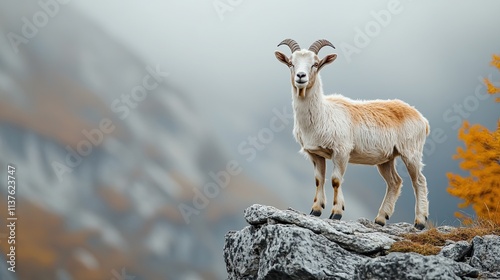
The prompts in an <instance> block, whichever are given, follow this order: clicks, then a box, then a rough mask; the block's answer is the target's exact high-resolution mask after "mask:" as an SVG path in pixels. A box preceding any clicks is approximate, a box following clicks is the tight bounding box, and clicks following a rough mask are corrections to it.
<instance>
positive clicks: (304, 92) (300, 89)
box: [297, 87, 306, 98]
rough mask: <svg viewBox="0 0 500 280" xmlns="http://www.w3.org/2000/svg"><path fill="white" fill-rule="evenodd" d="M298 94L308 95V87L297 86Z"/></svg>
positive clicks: (300, 95) (301, 95) (302, 96)
mask: <svg viewBox="0 0 500 280" xmlns="http://www.w3.org/2000/svg"><path fill="white" fill-rule="evenodd" d="M297 95H298V96H299V97H301V98H304V97H306V87H303V88H299V87H297Z"/></svg>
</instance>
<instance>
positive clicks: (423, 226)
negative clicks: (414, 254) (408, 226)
mask: <svg viewBox="0 0 500 280" xmlns="http://www.w3.org/2000/svg"><path fill="white" fill-rule="evenodd" d="M415 228H416V229H418V230H423V229H424V228H425V224H422V223H415Z"/></svg>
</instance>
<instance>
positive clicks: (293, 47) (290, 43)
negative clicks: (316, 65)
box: [278, 39, 300, 53]
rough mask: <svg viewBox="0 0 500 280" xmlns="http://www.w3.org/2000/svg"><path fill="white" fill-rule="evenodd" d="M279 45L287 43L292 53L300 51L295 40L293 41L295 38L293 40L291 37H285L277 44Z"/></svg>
mask: <svg viewBox="0 0 500 280" xmlns="http://www.w3.org/2000/svg"><path fill="white" fill-rule="evenodd" d="M281 45H287V46H289V47H290V49H291V50H292V53H294V52H296V51H300V46H299V44H297V42H295V40H293V39H285V40H283V41H282V42H281V43H279V44H278V47H279V46H281Z"/></svg>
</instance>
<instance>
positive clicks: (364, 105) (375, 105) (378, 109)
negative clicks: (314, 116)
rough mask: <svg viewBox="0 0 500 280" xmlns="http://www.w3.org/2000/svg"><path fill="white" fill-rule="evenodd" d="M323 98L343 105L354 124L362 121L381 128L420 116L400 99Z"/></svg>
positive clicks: (337, 96)
mask: <svg viewBox="0 0 500 280" xmlns="http://www.w3.org/2000/svg"><path fill="white" fill-rule="evenodd" d="M325 99H326V100H328V101H333V102H336V103H338V104H342V105H343V106H345V108H347V109H348V110H349V113H350V115H351V118H352V121H353V122H354V123H353V124H354V125H357V124H361V123H364V124H367V125H368V124H373V125H375V126H377V127H381V128H394V127H398V126H400V125H402V124H403V123H404V122H405V121H406V120H408V119H414V120H418V119H420V118H421V115H420V113H419V112H418V111H417V110H416V109H415V108H413V107H412V106H410V105H408V104H406V103H405V102H403V101H401V100H370V101H355V100H350V99H348V98H346V97H344V96H340V95H328V96H325Z"/></svg>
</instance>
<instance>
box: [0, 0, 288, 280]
mask: <svg viewBox="0 0 500 280" xmlns="http://www.w3.org/2000/svg"><path fill="white" fill-rule="evenodd" d="M0 6H3V7H1V9H0V18H1V19H0V22H1V23H2V24H1V26H2V27H0V31H1V33H2V34H7V33H8V32H18V33H20V32H19V31H18V30H20V29H21V26H22V22H21V21H20V20H19V19H20V18H22V17H23V16H28V18H29V15H32V14H34V13H36V12H37V11H39V10H40V7H38V6H37V5H35V4H33V3H31V2H29V1H21V2H16V4H12V3H9V4H5V3H4V4H1V5H0ZM63 22H64V23H70V24H65V25H61V23H63ZM0 45H1V50H0V63H1V65H2V67H1V68H0V96H1V100H2V102H0V135H1V138H0V154H1V155H2V156H1V158H0V164H1V166H6V164H7V163H13V164H15V165H16V167H17V169H18V173H17V174H18V176H19V182H22V185H20V187H19V188H18V190H17V196H18V200H19V201H20V202H19V210H18V215H19V218H20V223H19V228H18V232H19V234H18V240H19V244H20V245H19V248H18V252H23V254H21V255H20V256H19V259H18V262H19V263H20V266H21V264H22V269H20V271H19V274H18V275H19V277H20V279H29V278H30V277H31V278H32V277H35V275H36V277H37V279H68V278H65V277H70V278H69V279H96V278H98V279H107V278H112V277H113V275H114V273H115V272H121V270H122V268H125V269H126V271H127V272H128V273H129V274H130V275H134V276H136V279H160V278H162V279H164V278H167V279H187V277H195V278H194V279H220V278H221V277H222V276H221V275H222V273H224V269H223V261H222V256H220V247H221V245H222V244H223V232H224V231H226V230H227V229H228V226H229V225H231V224H234V220H235V218H236V217H237V215H238V213H240V211H241V210H242V209H243V208H244V207H245V205H248V204H251V203H254V202H255V201H261V202H262V203H265V202H267V203H273V204H278V202H277V200H276V199H275V198H274V195H273V194H272V193H270V192H269V191H267V190H265V189H264V188H263V187H261V186H259V185H258V184H256V183H254V182H252V181H251V180H249V179H248V178H246V176H245V175H244V173H241V174H240V175H238V176H234V177H232V178H231V180H230V183H229V185H228V186H227V187H226V188H227V189H226V190H227V191H226V190H224V191H222V190H221V192H220V195H218V196H217V197H215V198H213V199H211V200H210V204H209V205H208V206H207V207H206V208H205V209H201V210H200V214H199V215H197V216H193V219H192V221H191V222H190V224H189V225H187V224H186V222H185V219H184V218H183V216H182V214H181V212H180V211H179V209H178V206H179V205H180V204H181V203H185V204H186V205H189V204H192V199H193V197H194V196H195V192H194V191H193V189H195V188H200V189H202V187H203V185H204V184H205V183H207V182H212V181H213V179H212V177H210V176H209V172H210V171H212V172H218V171H220V170H224V168H225V167H226V165H227V162H228V161H229V159H228V158H227V156H226V155H225V154H224V153H223V152H222V151H221V150H220V148H219V144H218V143H217V142H216V141H215V139H214V137H213V135H211V132H210V130H209V129H208V128H207V127H208V125H207V124H206V123H204V121H203V120H202V119H201V118H200V117H199V116H198V115H197V114H196V112H195V111H194V110H193V108H192V105H191V102H190V101H189V98H186V96H187V94H186V93H183V92H182V91H181V90H179V89H176V88H175V87H173V86H171V85H170V84H169V81H168V75H167V72H168V69H167V68H166V66H165V67H164V66H163V65H146V64H145V63H144V62H143V60H142V59H141V58H140V57H138V56H136V55H135V54H134V53H133V52H131V51H130V50H128V49H127V48H126V47H125V46H124V45H122V44H120V43H119V42H117V41H116V40H114V39H113V38H112V37H110V36H109V34H107V33H106V32H105V31H103V30H101V29H100V28H99V27H98V26H96V25H94V24H93V23H92V22H90V21H88V20H87V19H86V18H84V17H82V16H81V15H80V14H79V13H78V12H76V11H75V10H73V9H72V8H71V6H70V5H68V6H62V5H61V6H60V11H59V14H58V15H57V16H56V17H54V18H51V19H50V22H49V23H48V24H47V26H45V27H44V28H40V30H39V33H38V34H37V35H36V36H35V37H34V38H32V39H31V40H30V42H29V43H27V44H22V45H20V48H19V53H17V54H15V53H14V52H13V50H12V47H11V45H10V42H8V41H7V40H6V38H5V37H4V36H2V37H1V39H0ZM147 76H150V78H149V80H148V81H147V82H148V85H149V87H150V88H151V89H150V90H148V91H147V92H146V94H145V95H146V97H145V98H144V99H143V100H141V101H137V100H136V101H134V102H131V103H130V104H132V105H129V103H127V101H124V99H123V98H124V97H123V96H124V95H125V96H128V97H129V98H130V96H131V94H132V90H133V89H134V88H136V87H137V86H140V85H144V80H145V77H147ZM154 85H156V86H154ZM129 100H130V99H129ZM113 104H116V105H115V106H113ZM103 120H106V121H105V123H107V125H105V126H106V127H107V128H108V129H109V127H114V129H112V132H109V133H107V132H104V130H102V129H101V127H102V122H103ZM97 129H100V130H101V132H98V131H97ZM84 131H85V132H84ZM86 134H87V135H88V134H90V135H92V136H90V138H93V141H95V142H96V143H97V144H92V145H90V149H91V152H89V153H88V155H82V154H81V153H80V152H79V150H78V149H79V147H80V148H81V147H83V146H82V145H83V144H82V143H83V142H88V143H90V142H91V140H90V138H89V137H88V136H86ZM99 135H101V136H99ZM86 147H87V149H88V147H89V146H88V145H87V146H86ZM77 154H78V155H77ZM77 157H79V158H80V160H76V158H77ZM68 158H70V159H71V160H70V161H71V162H72V163H73V164H74V165H76V166H72V165H71V164H68ZM55 162H57V163H58V164H60V165H57V166H58V168H62V169H59V171H56V168H55V167H54V166H55V165H54V163H55ZM61 166H63V167H61ZM64 166H65V167H64ZM61 170H63V171H61ZM249 190H251V191H249ZM0 198H1V199H2V201H4V199H6V192H5V190H2V191H1V193H0ZM224 200H230V201H231V203H220V202H221V201H224ZM3 213H4V212H3V211H2V214H3ZM2 218H4V217H3V215H2ZM42 221H45V222H42ZM23 244H25V245H23ZM217 244H218V245H217ZM5 245H6V244H5V243H1V244H0V248H1V249H2V252H4V251H5V250H6V247H5ZM65 275H66V276H65ZM191 279H193V278H191Z"/></svg>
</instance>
